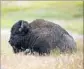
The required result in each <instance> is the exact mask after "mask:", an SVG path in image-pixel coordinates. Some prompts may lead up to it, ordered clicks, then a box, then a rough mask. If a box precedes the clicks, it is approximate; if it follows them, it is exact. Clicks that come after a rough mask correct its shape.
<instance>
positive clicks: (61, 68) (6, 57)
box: [1, 35, 83, 69]
mask: <svg viewBox="0 0 84 69" xmlns="http://www.w3.org/2000/svg"><path fill="white" fill-rule="evenodd" d="M1 43H2V44H1V66H2V69H83V43H82V41H81V42H80V40H77V48H78V51H77V52H76V53H73V54H60V55H57V56H52V55H50V56H33V55H27V56H25V55H23V53H20V54H16V55H15V54H13V53H12V49H11V47H10V46H9V44H8V36H5V35H2V38H1Z"/></svg>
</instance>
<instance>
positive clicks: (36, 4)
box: [1, 1, 83, 34]
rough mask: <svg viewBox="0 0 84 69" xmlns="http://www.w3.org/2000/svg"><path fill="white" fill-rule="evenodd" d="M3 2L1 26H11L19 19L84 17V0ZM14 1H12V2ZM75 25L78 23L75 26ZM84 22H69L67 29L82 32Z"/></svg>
mask: <svg viewBox="0 0 84 69" xmlns="http://www.w3.org/2000/svg"><path fill="white" fill-rule="evenodd" d="M3 2H4V1H2V3H1V28H11V27H12V25H13V24H14V23H15V22H17V21H18V20H21V19H22V20H27V21H29V20H34V19H37V18H42V19H53V20H58V19H59V20H72V19H78V18H83V2H82V1H69V2H68V1H33V2H32V1H23V3H21V5H20V6H18V5H17V4H16V3H15V2H16V1H13V2H12V1H7V3H6V1H5V3H3ZM11 2H12V3H11ZM74 25H76V26H75V27H74ZM82 25H83V24H82V23H78V22H77V24H76V23H69V24H67V27H66V29H69V30H72V31H73V32H74V31H76V30H77V33H81V34H82V31H83V30H82V28H80V27H82Z"/></svg>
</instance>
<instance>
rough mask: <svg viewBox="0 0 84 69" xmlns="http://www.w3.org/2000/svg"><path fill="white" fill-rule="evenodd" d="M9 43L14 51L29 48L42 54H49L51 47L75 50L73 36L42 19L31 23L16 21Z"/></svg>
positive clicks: (65, 50)
mask: <svg viewBox="0 0 84 69" xmlns="http://www.w3.org/2000/svg"><path fill="white" fill-rule="evenodd" d="M9 43H10V44H11V46H12V47H13V50H14V52H15V53H18V52H24V51H26V50H27V49H29V50H30V51H31V53H32V54H33V53H34V52H38V53H39V55H44V54H45V53H46V54H50V52H51V50H53V49H59V50H60V52H67V51H70V52H73V51H75V50H76V43H75V41H74V39H73V37H72V36H71V35H70V34H69V33H68V32H67V31H66V30H65V29H63V28H62V27H61V26H59V25H57V24H55V23H53V22H50V21H46V20H44V19H36V20H34V21H32V22H31V23H28V22H27V21H24V20H19V21H18V22H16V23H15V24H14V25H13V26H12V28H11V36H10V40H9ZM26 53H27V52H26Z"/></svg>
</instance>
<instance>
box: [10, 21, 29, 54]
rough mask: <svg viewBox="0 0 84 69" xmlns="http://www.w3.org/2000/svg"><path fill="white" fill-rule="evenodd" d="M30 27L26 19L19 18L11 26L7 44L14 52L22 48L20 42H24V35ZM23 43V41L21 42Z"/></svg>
mask: <svg viewBox="0 0 84 69" xmlns="http://www.w3.org/2000/svg"><path fill="white" fill-rule="evenodd" d="M29 31H30V27H29V25H28V23H27V21H23V20H19V21H18V22H17V23H15V24H14V25H13V26H12V29H11V35H10V39H9V44H10V45H11V46H12V48H13V50H14V52H15V53H17V52H19V51H20V50H22V44H21V43H23V42H24V39H23V38H24V36H25V35H26V34H28V33H29ZM23 44H24V43H23Z"/></svg>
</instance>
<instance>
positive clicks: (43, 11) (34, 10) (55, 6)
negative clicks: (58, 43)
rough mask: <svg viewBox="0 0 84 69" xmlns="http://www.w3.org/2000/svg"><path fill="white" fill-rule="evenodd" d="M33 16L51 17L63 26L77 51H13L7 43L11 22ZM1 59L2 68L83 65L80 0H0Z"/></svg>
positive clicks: (66, 68) (74, 68)
mask: <svg viewBox="0 0 84 69" xmlns="http://www.w3.org/2000/svg"><path fill="white" fill-rule="evenodd" d="M35 19H45V20H48V21H52V22H54V23H56V24H59V25H60V26H61V27H63V28H64V29H66V30H67V31H68V32H69V33H70V34H71V35H72V36H73V37H74V39H75V41H76V43H77V49H78V51H77V53H74V54H72V55H70V54H68V55H64V54H62V55H59V56H58V55H57V53H55V52H54V53H53V54H52V55H51V56H50V57H45V58H44V57H34V56H22V55H21V54H20V55H14V53H13V52H12V48H11V47H10V45H9V44H8V40H9V36H10V29H11V27H12V25H13V24H14V23H16V22H17V21H18V20H26V21H28V22H31V21H33V20H35ZM68 57H69V58H68ZM23 58H25V59H23ZM30 58H31V59H30ZM40 58H41V60H40ZM58 59H59V60H58ZM17 60H18V61H17ZM20 60H22V61H20ZM26 60H28V61H29V62H27V61H26ZM35 60H36V61H35ZM44 60H45V61H46V62H47V63H46V62H43V61H44ZM12 61H13V62H14V63H12ZM37 61H38V62H39V65H38V64H37V65H36V62H37ZM55 61H56V62H55ZM1 62H2V63H1V65H2V68H3V69H28V68H29V69H41V68H42V69H46V68H48V69H56V68H57V69H83V1H1ZM67 62H69V63H68V64H67ZM19 63H21V64H19ZM27 63H28V64H27ZM30 63H31V64H30ZM50 63H52V64H50ZM29 64H30V65H29ZM43 64H44V65H43ZM64 64H65V65H64ZM16 65H17V66H16ZM22 65H23V66H22ZM28 65H29V67H28ZM31 65H33V66H31ZM15 66H16V67H15ZM20 66H22V67H21V68H20Z"/></svg>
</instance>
